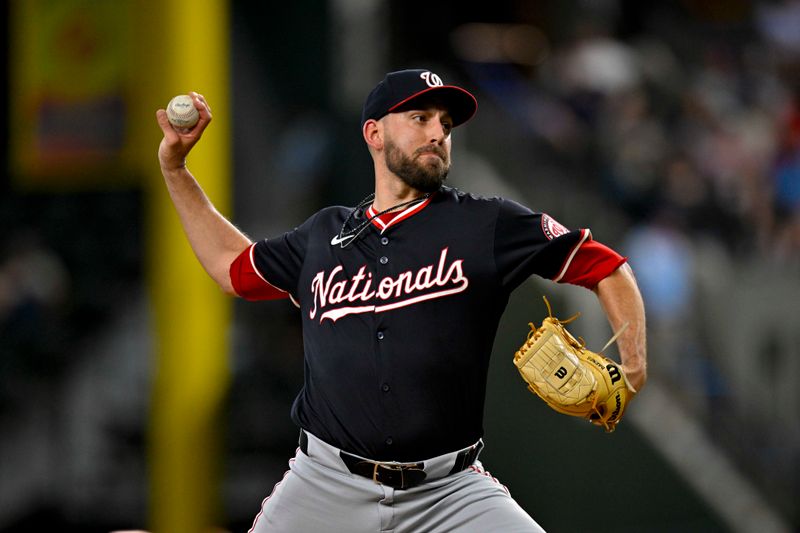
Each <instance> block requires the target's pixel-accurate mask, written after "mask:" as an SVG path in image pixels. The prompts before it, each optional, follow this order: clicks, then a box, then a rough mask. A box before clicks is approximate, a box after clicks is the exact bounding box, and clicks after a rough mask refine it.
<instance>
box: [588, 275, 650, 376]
mask: <svg viewBox="0 0 800 533" xmlns="http://www.w3.org/2000/svg"><path fill="white" fill-rule="evenodd" d="M595 292H596V293H597V297H598V298H599V300H600V304H601V305H602V306H603V310H604V311H605V313H606V316H607V317H608V321H609V323H610V324H611V328H612V329H613V330H614V332H617V331H619V330H620V329H622V328H623V327H624V326H625V324H626V323H627V324H628V326H627V327H626V329H625V331H624V332H622V334H621V335H620V336H619V338H618V339H617V346H618V347H619V353H620V357H621V359H622V367H623V370H624V371H625V374H626V376H627V377H628V379H629V380H630V382H631V384H632V385H633V387H634V388H635V389H636V390H637V391H638V390H640V389H641V387H642V386H644V384H645V381H647V334H646V322H645V312H644V302H643V301H642V296H641V293H640V292H639V288H638V286H637V285H636V279H635V278H634V276H633V271H632V270H631V268H630V267H629V266H628V265H627V264H624V265H622V266H621V267H620V268H618V269H617V270H616V271H615V272H614V273H613V274H611V275H610V276H608V277H607V278H605V279H604V280H602V281H601V282H600V283H599V284H598V285H597V287H596V289H595Z"/></svg>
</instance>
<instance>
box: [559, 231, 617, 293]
mask: <svg viewBox="0 0 800 533" xmlns="http://www.w3.org/2000/svg"><path fill="white" fill-rule="evenodd" d="M626 261H627V259H626V258H625V257H623V256H621V255H620V254H618V253H617V252H615V251H614V250H612V249H611V248H609V247H608V246H606V245H604V244H601V243H599V242H597V241H594V240H592V239H591V237H590V238H589V239H587V240H586V241H584V242H583V243H582V244H581V245H580V247H579V248H578V250H577V252H576V253H575V255H574V256H573V257H572V260H571V261H570V263H569V265H567V267H566V271H565V272H564V275H563V276H562V277H561V278H560V279H559V280H558V281H559V282H560V283H570V284H572V285H580V286H581V287H586V288H587V289H594V288H595V287H596V286H597V284H598V283H600V281H602V280H603V279H605V278H606V277H608V276H609V275H610V274H611V273H613V272H614V271H615V270H617V269H618V268H619V267H620V266H622V265H623V264H624V263H625V262H626Z"/></svg>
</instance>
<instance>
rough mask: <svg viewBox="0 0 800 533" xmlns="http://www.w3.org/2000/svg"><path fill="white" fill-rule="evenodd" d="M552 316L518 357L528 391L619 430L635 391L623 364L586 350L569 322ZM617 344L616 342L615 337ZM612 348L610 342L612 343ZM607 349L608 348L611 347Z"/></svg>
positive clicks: (570, 412) (560, 409)
mask: <svg viewBox="0 0 800 533" xmlns="http://www.w3.org/2000/svg"><path fill="white" fill-rule="evenodd" d="M545 303H546V304H547V310H548V315H549V316H548V317H547V318H545V319H544V320H543V321H542V325H541V326H540V327H539V328H536V327H535V326H534V325H533V324H530V327H531V330H530V332H528V338H527V340H526V341H525V343H524V344H523V345H522V346H521V347H520V349H519V350H518V351H517V352H516V353H515V354H514V364H515V365H516V367H517V369H518V370H519V373H520V375H521V376H522V379H524V380H525V381H526V382H527V383H528V388H529V389H530V390H531V391H532V392H533V393H535V394H536V395H537V396H539V397H540V398H541V399H542V400H544V401H545V402H546V403H547V405H549V406H550V407H551V408H553V409H555V410H556V411H558V412H559V413H564V414H567V415H570V416H578V417H581V418H585V419H587V420H589V421H590V422H591V423H593V424H595V425H598V426H602V427H604V428H605V429H606V431H608V432H611V431H614V429H615V428H616V425H617V424H618V423H619V421H620V420H621V419H622V415H623V414H624V412H625V408H626V407H627V404H628V402H629V401H630V400H631V399H632V398H633V395H634V394H635V392H636V391H635V390H634V389H633V387H631V385H630V384H629V383H628V380H627V378H626V377H625V373H624V372H623V371H622V369H621V368H620V366H619V365H618V364H617V363H615V362H614V361H612V360H611V359H608V358H607V357H604V356H603V355H601V354H599V353H594V352H592V351H590V350H587V349H586V346H585V343H584V342H583V340H582V339H581V340H580V341H578V340H577V339H575V337H573V336H572V335H571V334H570V333H569V332H568V331H567V330H566V328H565V327H564V324H567V323H569V322H572V320H574V319H575V318H577V317H578V315H575V316H574V317H572V318H569V319H567V320H559V319H557V318H555V317H553V316H552V313H551V310H550V304H549V302H548V301H547V298H545ZM612 340H613V339H612ZM609 344H610V342H609ZM606 346H608V345H606Z"/></svg>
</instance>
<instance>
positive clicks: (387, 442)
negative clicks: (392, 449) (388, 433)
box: [384, 437, 394, 446]
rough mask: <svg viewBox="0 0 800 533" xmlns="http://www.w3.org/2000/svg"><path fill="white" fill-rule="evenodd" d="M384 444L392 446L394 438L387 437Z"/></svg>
mask: <svg viewBox="0 0 800 533" xmlns="http://www.w3.org/2000/svg"><path fill="white" fill-rule="evenodd" d="M384 442H386V444H387V446H391V445H392V443H393V442H394V441H393V440H392V437H386V440H385V441H384Z"/></svg>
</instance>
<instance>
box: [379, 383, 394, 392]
mask: <svg viewBox="0 0 800 533" xmlns="http://www.w3.org/2000/svg"><path fill="white" fill-rule="evenodd" d="M391 389H392V388H391V387H390V386H389V384H388V383H384V384H383V386H382V387H381V390H382V391H383V392H389V391H390V390H391Z"/></svg>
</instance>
